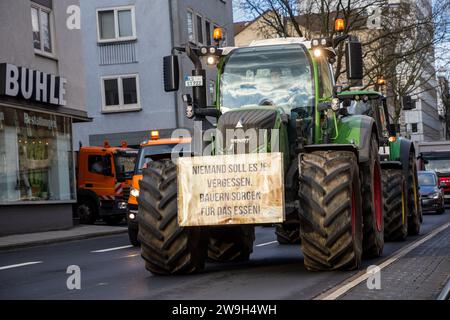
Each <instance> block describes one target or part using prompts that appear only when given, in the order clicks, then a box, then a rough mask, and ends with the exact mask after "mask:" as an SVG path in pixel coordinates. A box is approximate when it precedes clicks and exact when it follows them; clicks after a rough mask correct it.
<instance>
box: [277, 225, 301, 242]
mask: <svg viewBox="0 0 450 320" xmlns="http://www.w3.org/2000/svg"><path fill="white" fill-rule="evenodd" d="M275 234H276V235H277V241H278V243H279V244H300V242H301V241H300V226H299V225H297V224H277V225H276V227H275Z"/></svg>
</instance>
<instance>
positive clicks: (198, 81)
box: [184, 76, 203, 87]
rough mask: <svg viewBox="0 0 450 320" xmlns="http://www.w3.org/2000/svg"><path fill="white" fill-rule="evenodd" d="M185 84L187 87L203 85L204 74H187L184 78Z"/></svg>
mask: <svg viewBox="0 0 450 320" xmlns="http://www.w3.org/2000/svg"><path fill="white" fill-rule="evenodd" d="M184 84H185V86H186V87H201V86H202V85H203V77H202V76H186V77H185V78H184Z"/></svg>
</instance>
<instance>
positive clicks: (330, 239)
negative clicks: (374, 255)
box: [299, 151, 362, 270]
mask: <svg viewBox="0 0 450 320" xmlns="http://www.w3.org/2000/svg"><path fill="white" fill-rule="evenodd" d="M299 180H300V188H299V199H300V210H299V215H300V237H301V248H302V251H303V256H304V263H305V267H306V268H307V269H308V270H353V269H356V268H359V266H360V264H361V254H362V215H361V194H360V182H359V172H358V163H357V160H356V156H355V154H354V153H353V152H350V151H315V152H312V153H309V154H303V155H301V161H300V175H299Z"/></svg>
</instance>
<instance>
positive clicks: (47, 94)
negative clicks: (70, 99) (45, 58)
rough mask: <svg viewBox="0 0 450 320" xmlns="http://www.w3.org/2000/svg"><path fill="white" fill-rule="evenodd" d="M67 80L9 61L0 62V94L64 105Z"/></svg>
mask: <svg viewBox="0 0 450 320" xmlns="http://www.w3.org/2000/svg"><path fill="white" fill-rule="evenodd" d="M66 83H67V80H66V79H65V78H62V77H58V76H55V75H53V74H48V73H45V72H42V71H38V70H32V69H28V68H25V67H17V66H15V65H13V64H10V63H1V64H0V95H5V96H10V97H17V98H23V99H25V100H32V101H36V102H42V103H47V104H51V105H56V106H65V105H66V100H65V95H66V88H65V85H66Z"/></svg>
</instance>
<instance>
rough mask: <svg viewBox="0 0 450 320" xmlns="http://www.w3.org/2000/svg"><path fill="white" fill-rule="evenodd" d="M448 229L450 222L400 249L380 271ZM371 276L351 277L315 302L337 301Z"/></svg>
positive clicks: (387, 260)
mask: <svg viewBox="0 0 450 320" xmlns="http://www.w3.org/2000/svg"><path fill="white" fill-rule="evenodd" d="M448 227H450V222H447V223H446V224H444V225H443V226H441V227H439V228H437V229H435V230H433V231H432V232H430V233H429V234H428V235H426V236H425V237H423V238H421V239H419V240H416V241H415V242H413V243H411V244H410V245H408V246H407V247H405V248H404V249H400V251H397V253H394V255H393V256H392V257H390V258H387V259H386V260H385V261H384V262H383V263H381V264H380V265H378V267H379V268H380V270H382V269H384V268H386V267H387V266H389V265H390V264H392V263H393V262H395V261H397V260H398V259H400V258H402V257H403V256H405V255H406V254H408V253H409V252H411V251H412V250H414V249H415V248H417V247H418V246H420V245H422V244H423V243H425V242H426V241H428V240H430V239H431V238H433V237H435V236H436V235H438V234H439V233H440V232H442V231H444V230H445V229H447V228H448ZM370 276H371V273H366V272H365V271H361V272H359V273H358V274H357V275H355V276H354V277H351V278H350V279H349V280H348V282H347V283H345V284H343V285H342V286H341V287H339V288H337V289H336V290H334V291H332V292H331V293H329V294H328V293H324V294H322V295H319V296H318V297H316V298H314V300H336V299H337V298H339V297H340V296H342V295H343V294H344V293H346V292H347V291H349V290H350V289H352V288H354V287H356V286H357V285H358V284H360V283H361V282H363V281H364V280H367V279H368V278H369V277H370ZM332 290H333V289H332Z"/></svg>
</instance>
